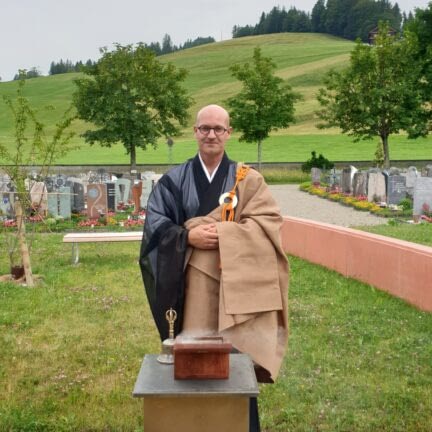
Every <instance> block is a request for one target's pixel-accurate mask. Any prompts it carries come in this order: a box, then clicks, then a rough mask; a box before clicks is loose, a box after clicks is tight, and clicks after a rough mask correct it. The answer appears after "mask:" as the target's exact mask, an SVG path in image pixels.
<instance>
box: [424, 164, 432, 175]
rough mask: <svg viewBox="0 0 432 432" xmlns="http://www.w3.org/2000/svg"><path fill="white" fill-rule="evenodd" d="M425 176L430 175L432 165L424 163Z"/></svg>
mask: <svg viewBox="0 0 432 432" xmlns="http://www.w3.org/2000/svg"><path fill="white" fill-rule="evenodd" d="M425 177H432V165H426V167H425Z"/></svg>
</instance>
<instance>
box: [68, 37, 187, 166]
mask: <svg viewBox="0 0 432 432" xmlns="http://www.w3.org/2000/svg"><path fill="white" fill-rule="evenodd" d="M101 52H102V57H101V58H100V60H99V61H98V62H97V63H96V64H95V65H91V66H86V67H84V68H83V71H84V73H85V74H86V75H89V76H90V77H91V78H82V79H77V80H75V83H76V85H77V91H76V92H75V94H74V103H75V106H76V109H77V112H78V117H79V118H81V119H83V120H86V121H88V122H90V123H93V124H94V126H95V127H94V128H92V129H89V130H87V131H86V132H85V133H84V134H83V136H84V138H85V140H86V141H87V142H88V143H90V144H94V143H95V142H98V143H99V144H100V145H102V146H106V147H110V146H112V145H113V144H116V143H118V142H121V143H123V145H124V147H125V149H126V152H127V154H130V157H131V167H132V168H134V167H135V166H136V148H141V149H144V150H145V149H146V147H147V145H148V144H151V145H152V146H154V147H155V146H156V145H157V140H158V138H160V137H164V136H175V135H177V134H178V133H179V127H180V126H185V125H186V121H187V118H188V112H187V110H188V108H189V106H190V105H191V102H192V101H191V98H190V97H189V96H188V95H187V94H186V90H185V89H184V88H183V87H182V82H183V81H184V79H185V77H186V73H187V72H186V70H184V69H176V68H175V67H174V66H173V65H172V64H170V63H168V64H162V63H160V62H159V61H158V60H157V59H156V58H155V54H154V53H153V52H152V51H151V50H149V49H148V48H146V47H145V46H144V44H138V45H136V46H135V47H134V46H132V45H126V46H122V45H119V44H117V45H116V49H115V50H114V51H108V50H107V49H106V48H104V49H102V50H101Z"/></svg>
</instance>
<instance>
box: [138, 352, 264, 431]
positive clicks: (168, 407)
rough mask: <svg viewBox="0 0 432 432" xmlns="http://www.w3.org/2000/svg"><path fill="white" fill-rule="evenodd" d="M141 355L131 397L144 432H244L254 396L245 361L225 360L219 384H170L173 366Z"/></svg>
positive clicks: (253, 380) (232, 357)
mask: <svg viewBox="0 0 432 432" xmlns="http://www.w3.org/2000/svg"><path fill="white" fill-rule="evenodd" d="M156 359H157V355H146V356H145V357H144V360H143V363H142V365H141V369H140V372H139V375H138V378H137V381H136V383H135V388H134V391H133V396H134V397H140V398H143V401H144V431H145V432H159V431H160V432H162V431H163V432H166V431H168V430H175V431H176V432H186V431H187V432H194V431H200V432H219V431H227V432H230V431H232V432H242V431H244V432H247V431H248V430H249V398H250V397H257V396H258V393H259V390H258V384H257V381H256V378H255V372H254V369H253V364H252V361H251V359H250V357H249V356H248V355H246V354H230V376H229V378H228V379H226V380H225V379H224V380H174V370H173V365H163V364H160V363H158V362H157V360H156Z"/></svg>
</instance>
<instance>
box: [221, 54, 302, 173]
mask: <svg viewBox="0 0 432 432" xmlns="http://www.w3.org/2000/svg"><path fill="white" fill-rule="evenodd" d="M275 68H276V65H275V64H274V63H273V62H272V60H271V59H270V58H268V57H263V56H262V55H261V49H260V48H258V47H257V48H255V50H254V54H253V62H252V65H250V64H249V63H245V64H244V65H234V66H232V67H231V68H230V70H231V72H232V75H233V76H234V77H236V78H237V79H238V80H240V81H241V82H242V83H243V89H242V90H241V91H240V93H238V94H237V95H235V96H234V97H232V98H230V99H228V101H227V102H228V105H229V107H230V108H231V111H230V115H231V122H232V125H233V126H234V128H237V129H239V130H240V131H241V136H240V141H246V142H256V143H257V148H258V169H259V170H260V169H261V159H262V157H261V156H262V149H261V144H262V141H263V140H265V139H266V138H267V137H268V136H269V134H270V132H271V131H272V130H276V129H277V128H286V127H288V126H289V125H290V123H292V122H293V121H294V102H295V101H296V100H297V99H299V95H297V94H296V93H294V92H293V91H292V90H291V87H290V86H289V85H288V84H285V83H284V81H283V79H282V78H279V77H276V76H274V74H273V72H274V69H275Z"/></svg>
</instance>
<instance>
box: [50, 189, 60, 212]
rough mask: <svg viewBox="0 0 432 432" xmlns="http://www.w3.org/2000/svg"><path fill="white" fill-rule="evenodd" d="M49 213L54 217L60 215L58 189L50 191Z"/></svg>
mask: <svg viewBox="0 0 432 432" xmlns="http://www.w3.org/2000/svg"><path fill="white" fill-rule="evenodd" d="M48 214H49V215H50V216H53V217H57V216H58V215H59V200H58V193H57V190H52V189H51V191H48Z"/></svg>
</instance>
